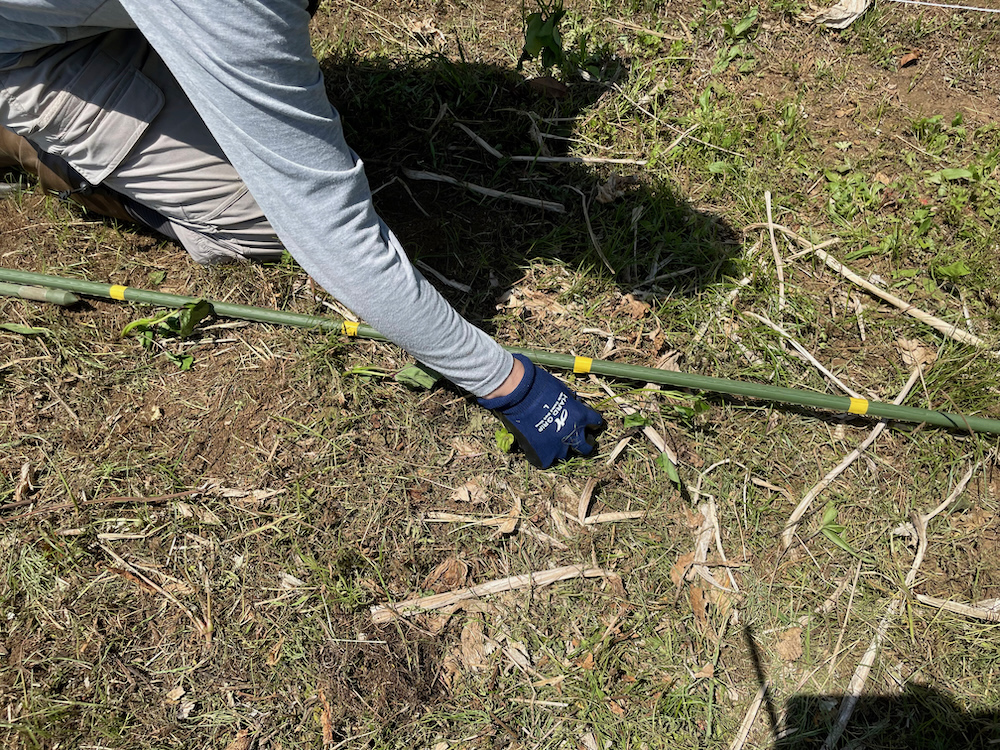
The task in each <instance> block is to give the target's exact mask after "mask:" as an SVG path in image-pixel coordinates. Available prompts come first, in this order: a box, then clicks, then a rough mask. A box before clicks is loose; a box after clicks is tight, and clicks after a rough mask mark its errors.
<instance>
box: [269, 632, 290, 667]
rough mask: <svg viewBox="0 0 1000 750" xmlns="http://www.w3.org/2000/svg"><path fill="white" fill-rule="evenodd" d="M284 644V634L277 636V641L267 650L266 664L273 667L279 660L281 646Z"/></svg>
mask: <svg viewBox="0 0 1000 750" xmlns="http://www.w3.org/2000/svg"><path fill="white" fill-rule="evenodd" d="M284 645H285V636H284V635H282V636H281V637H280V638H278V642H277V643H275V644H274V645H273V646H271V650H270V651H268V652H267V659H266V660H265V661H266V662H267V666H269V667H273V666H274V665H275V664H277V663H278V662H279V661H281V647H282V646H284Z"/></svg>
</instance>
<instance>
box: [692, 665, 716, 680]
mask: <svg viewBox="0 0 1000 750" xmlns="http://www.w3.org/2000/svg"><path fill="white" fill-rule="evenodd" d="M714 676H715V665H714V664H712V662H710V661H709V662H705V666H704V667H702V668H701V669H699V670H698V671H697V672H695V673H694V678H695V679H696V680H700V679H702V678H705V677H714Z"/></svg>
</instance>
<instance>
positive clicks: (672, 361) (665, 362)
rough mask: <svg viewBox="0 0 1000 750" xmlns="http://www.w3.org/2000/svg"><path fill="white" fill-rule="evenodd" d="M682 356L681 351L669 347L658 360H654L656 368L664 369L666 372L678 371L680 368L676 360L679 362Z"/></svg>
mask: <svg viewBox="0 0 1000 750" xmlns="http://www.w3.org/2000/svg"><path fill="white" fill-rule="evenodd" d="M683 356H684V353H683V352H679V351H677V350H676V349H671V350H670V351H669V352H667V353H666V354H664V355H663V356H662V357H660V358H659V359H658V360H656V365H655V367H656V369H657V370H666V371H667V372H680V371H681V368H680V365H679V364H678V362H680V359H681V357H683Z"/></svg>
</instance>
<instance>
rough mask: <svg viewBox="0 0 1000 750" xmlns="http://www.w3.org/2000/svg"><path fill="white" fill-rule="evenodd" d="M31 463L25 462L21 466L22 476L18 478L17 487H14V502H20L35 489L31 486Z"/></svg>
mask: <svg viewBox="0 0 1000 750" xmlns="http://www.w3.org/2000/svg"><path fill="white" fill-rule="evenodd" d="M31 474H32V472H31V464H28V463H25V464H23V465H22V466H21V476H20V478H19V479H18V480H17V487H15V488H14V503H20V502H22V501H23V500H24V496H25V495H26V494H27V493H28V492H30V491H31V490H33V489H35V488H34V487H32V486H31Z"/></svg>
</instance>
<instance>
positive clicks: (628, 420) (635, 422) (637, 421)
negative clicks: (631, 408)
mask: <svg viewBox="0 0 1000 750" xmlns="http://www.w3.org/2000/svg"><path fill="white" fill-rule="evenodd" d="M648 424H649V420H648V419H647V418H646V417H644V416H642V415H641V414H629V415H627V416H626V417H625V429H626V430H628V429H631V428H633V427H645V426H646V425H648Z"/></svg>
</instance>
